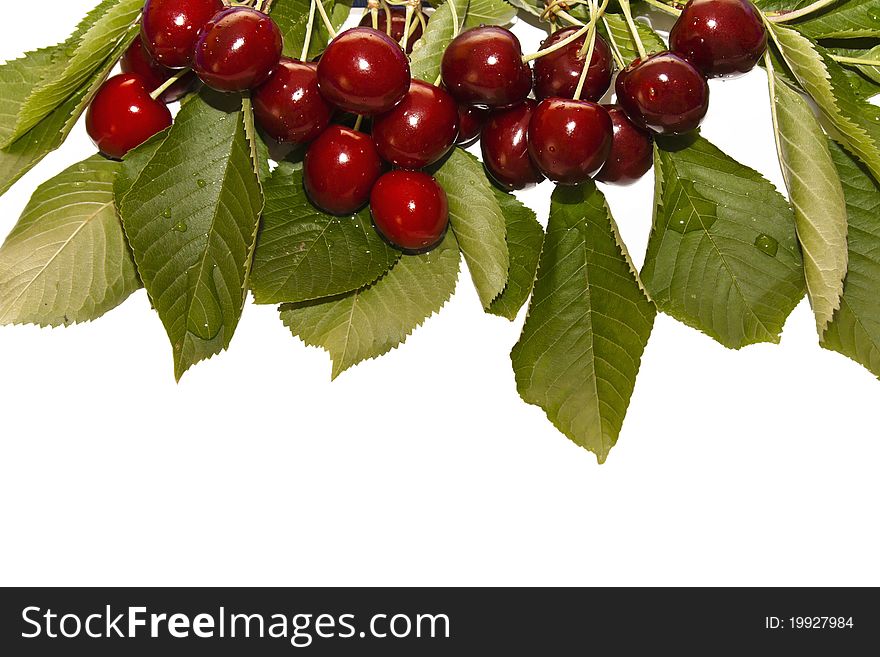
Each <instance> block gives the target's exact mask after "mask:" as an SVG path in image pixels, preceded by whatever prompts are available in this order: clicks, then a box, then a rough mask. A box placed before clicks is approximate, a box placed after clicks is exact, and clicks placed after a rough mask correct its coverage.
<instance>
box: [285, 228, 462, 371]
mask: <svg viewBox="0 0 880 657" xmlns="http://www.w3.org/2000/svg"><path fill="white" fill-rule="evenodd" d="M459 260H460V256H459V253H458V246H457V245H456V243H455V237H454V236H453V235H452V233H448V234H447V236H446V238H445V239H444V240H443V242H442V243H441V244H440V246H438V247H437V248H436V249H434V250H433V251H431V252H429V253H426V254H423V255H418V256H409V255H405V256H402V257H401V258H400V260H398V261H397V263H396V264H395V265H394V266H393V267H392V268H391V270H390V271H389V272H388V273H387V274H385V275H384V276H382V278H380V279H379V280H378V281H376V282H375V283H373V284H372V285H369V286H367V287H365V288H361V289H360V290H357V291H356V292H352V293H349V294H346V295H344V296H340V297H335V298H332V299H322V300H317V301H311V302H305V303H302V304H289V305H284V306H282V307H281V320H282V321H283V322H284V325H285V326H287V327H288V328H289V329H290V330H291V332H292V333H293V334H294V335H296V336H298V337H300V338H301V339H302V341H303V342H305V343H306V344H307V345H310V346H313V347H321V348H323V349H325V350H326V351H327V352H328V353H329V354H330V357H331V359H332V360H333V373H332V377H333V378H334V379H335V378H336V377H337V376H339V375H340V374H341V373H342V372H344V371H345V370H347V369H348V368H350V367H352V366H354V365H357V364H358V363H360V362H362V361H364V360H368V359H370V358H377V357H379V356H381V355H383V354H386V353H388V352H389V351H391V350H392V349H394V348H395V347H397V346H398V345H400V344H402V343H403V342H404V341H405V340H406V338H407V337H408V336H409V335H410V334H411V333H412V332H413V331H414V330H415V329H416V328H418V327H419V326H421V325H422V322H424V321H425V319H427V318H428V317H430V316H431V315H433V314H434V313H436V312H439V310H440V309H441V308H442V307H443V305H444V304H445V303H446V301H447V300H448V299H449V297H450V296H452V293H453V292H454V291H455V283H456V280H457V279H458V264H459Z"/></svg>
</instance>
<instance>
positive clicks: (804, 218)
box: [771, 77, 847, 337]
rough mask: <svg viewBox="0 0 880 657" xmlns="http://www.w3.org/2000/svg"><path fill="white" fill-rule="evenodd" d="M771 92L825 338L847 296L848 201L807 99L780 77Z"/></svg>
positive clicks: (806, 267)
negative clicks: (827, 327) (842, 296)
mask: <svg viewBox="0 0 880 657" xmlns="http://www.w3.org/2000/svg"><path fill="white" fill-rule="evenodd" d="M771 89H772V90H773V91H774V94H773V99H772V100H773V118H774V124H775V127H776V139H777V144H778V150H779V163H780V165H781V166H782V173H783V176H784V178H785V185H786V187H788V198H789V200H790V201H791V204H792V206H793V207H794V218H795V224H796V226H797V236H798V240H799V242H800V245H801V252H802V253H803V259H804V274H805V278H806V283H807V293H808V294H809V297H810V304H811V306H812V307H813V314H814V315H815V316H816V327H817V329H818V331H819V336H820V337H821V336H822V333H823V332H824V331H825V327H826V326H827V325H828V322H830V321H831V316H832V315H833V314H834V311H835V310H837V308H838V307H839V305H840V295H841V294H843V278H844V276H846V263H847V250H846V201H845V200H844V198H843V188H842V187H841V185H840V179H839V178H838V175H837V169H836V168H835V166H834V162H833V161H832V160H831V153H830V152H829V150H828V139H827V137H826V136H825V133H824V132H823V131H822V127H821V126H820V125H819V122H818V121H817V120H816V117H815V116H814V115H813V110H812V109H811V108H810V106H809V105H808V104H807V101H806V99H804V97H803V96H801V95H800V94H799V93H798V92H797V91H794V90H793V89H791V88H790V87H789V86H788V85H787V84H786V83H785V82H784V81H783V80H782V78H779V77H776V78H775V82H774V83H773V84H772V85H771Z"/></svg>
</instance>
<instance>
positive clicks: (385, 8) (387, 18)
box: [376, 0, 391, 36]
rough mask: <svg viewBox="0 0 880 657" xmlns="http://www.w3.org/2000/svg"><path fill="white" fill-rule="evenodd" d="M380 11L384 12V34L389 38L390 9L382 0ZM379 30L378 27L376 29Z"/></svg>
mask: <svg viewBox="0 0 880 657" xmlns="http://www.w3.org/2000/svg"><path fill="white" fill-rule="evenodd" d="M382 11H384V12H385V34H387V35H388V36H391V7H389V6H388V3H387V2H385V0H382ZM376 29H377V30H378V29H379V28H378V27H377V28H376Z"/></svg>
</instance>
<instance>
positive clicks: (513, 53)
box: [440, 26, 532, 107]
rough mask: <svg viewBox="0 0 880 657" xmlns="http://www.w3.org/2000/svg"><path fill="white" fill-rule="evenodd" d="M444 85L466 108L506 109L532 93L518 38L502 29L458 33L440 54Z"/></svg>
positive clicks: (492, 27) (530, 78)
mask: <svg viewBox="0 0 880 657" xmlns="http://www.w3.org/2000/svg"><path fill="white" fill-rule="evenodd" d="M440 70H441V74H442V76H443V83H444V84H445V85H446V88H447V89H449V93H451V94H452V95H453V96H454V97H455V99H456V100H457V101H458V102H460V103H466V104H468V105H486V106H488V107H507V106H510V105H514V104H516V103H518V102H520V101H521V100H523V99H524V98H525V97H526V96H528V95H529V92H530V91H531V90H532V70H531V68H529V65H528V64H525V63H523V61H522V47H521V46H520V43H519V39H517V38H516V36H515V35H514V34H513V32H511V31H510V30H506V29H504V28H503V27H494V26H483V27H475V28H473V29H470V30H467V31H465V32H462V33H461V34H459V35H458V36H457V37H455V39H453V40H452V43H450V44H449V46H448V47H447V48H446V52H444V53H443V60H442V62H441V65H440Z"/></svg>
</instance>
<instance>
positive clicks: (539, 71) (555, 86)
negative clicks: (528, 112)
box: [535, 27, 612, 101]
mask: <svg viewBox="0 0 880 657" xmlns="http://www.w3.org/2000/svg"><path fill="white" fill-rule="evenodd" d="M578 29H580V28H577V27H567V28H565V29H563V30H559V31H557V32H554V33H553V34H551V35H550V36H549V37H548V38H547V39H545V40H544V41H543V42H542V43H541V49H542V50H543V49H544V48H548V47H550V46H552V45H554V44H557V43H559V42H560V41H562V40H563V39H566V38H568V37H570V36H571V35H572V34H574V33H575V32H577V31H578ZM586 40H587V35H586V34H583V35H581V36H580V37H578V38H577V39H575V40H574V41H572V42H570V43H569V44H568V45H565V46H562V48H560V49H559V50H554V51H553V52H551V53H550V54H547V55H544V56H543V57H540V58H538V59H537V60H535V97H536V98H537V99H538V100H543V99H544V98H552V97H554V96H556V97H559V98H574V92H575V90H576V89H577V86H578V82H579V81H580V78H581V72H582V71H583V69H584V60H585V59H586V53H585V54H584V55H580V50H581V48H583V46H584V44H585V43H586ZM611 68H612V67H611V49H610V48H609V47H608V44H607V43H606V42H605V39H603V38H602V37H600V36H598V35H597V36H596V44H595V45H594V46H593V56H592V57H591V58H590V66H589V68H588V69H587V77H586V80H584V88H583V90H582V91H581V98H582V99H584V100H594V101H595V100H599V99H600V98H601V97H602V96H604V95H605V92H606V91H608V87H610V86H611Z"/></svg>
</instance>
